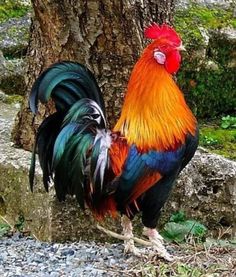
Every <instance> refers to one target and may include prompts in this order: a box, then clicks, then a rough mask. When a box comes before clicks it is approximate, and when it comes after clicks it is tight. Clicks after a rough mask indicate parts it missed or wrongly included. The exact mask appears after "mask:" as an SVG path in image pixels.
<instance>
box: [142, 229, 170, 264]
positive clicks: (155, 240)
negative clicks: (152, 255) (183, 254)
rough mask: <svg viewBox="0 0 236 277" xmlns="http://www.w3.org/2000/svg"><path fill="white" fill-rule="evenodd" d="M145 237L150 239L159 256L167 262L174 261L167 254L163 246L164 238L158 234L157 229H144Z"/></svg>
mask: <svg viewBox="0 0 236 277" xmlns="http://www.w3.org/2000/svg"><path fill="white" fill-rule="evenodd" d="M143 235H144V236H146V237H148V238H149V241H150V243H151V245H152V248H153V250H154V251H155V252H156V253H157V255H158V256H160V257H162V258H164V259H165V260H167V261H173V256H171V255H170V254H169V253H168V252H167V250H166V248H165V246H164V244H163V241H164V240H163V237H162V236H161V235H160V234H159V233H158V232H157V230H156V229H153V228H147V227H144V229H143Z"/></svg>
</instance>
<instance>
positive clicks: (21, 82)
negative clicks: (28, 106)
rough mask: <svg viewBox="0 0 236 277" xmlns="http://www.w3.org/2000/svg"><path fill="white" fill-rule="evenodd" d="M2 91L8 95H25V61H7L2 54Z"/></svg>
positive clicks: (0, 85)
mask: <svg viewBox="0 0 236 277" xmlns="http://www.w3.org/2000/svg"><path fill="white" fill-rule="evenodd" d="M0 56H1V58H0V89H2V90H3V91H4V92H5V93H6V94H18V95H24V93H25V90H26V84H25V78H24V75H25V61H24V59H13V60H6V59H5V58H4V57H3V55H1V52H0Z"/></svg>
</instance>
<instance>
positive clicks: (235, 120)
mask: <svg viewBox="0 0 236 277" xmlns="http://www.w3.org/2000/svg"><path fill="white" fill-rule="evenodd" d="M220 127H221V128H223V129H229V128H236V116H230V115H227V116H224V117H222V119H221V125H220Z"/></svg>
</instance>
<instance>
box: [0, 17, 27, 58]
mask: <svg viewBox="0 0 236 277" xmlns="http://www.w3.org/2000/svg"><path fill="white" fill-rule="evenodd" d="M30 22H31V20H30V15H27V16H24V17H21V18H14V19H10V20H8V21H6V22H4V23H1V24H0V50H1V51H2V52H3V54H4V56H5V57H6V56H7V57H11V58H12V57H15V58H16V57H17V58H19V57H22V55H25V53H26V49H27V46H28V42H29V29H30Z"/></svg>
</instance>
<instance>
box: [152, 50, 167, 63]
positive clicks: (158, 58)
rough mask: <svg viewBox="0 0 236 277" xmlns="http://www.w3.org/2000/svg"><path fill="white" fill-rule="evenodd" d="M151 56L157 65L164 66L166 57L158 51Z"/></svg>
mask: <svg viewBox="0 0 236 277" xmlns="http://www.w3.org/2000/svg"><path fill="white" fill-rule="evenodd" d="M153 56H154V59H155V60H156V61H157V62H158V63H159V64H164V63H165V61H166V55H165V54H164V53H162V52H160V51H154V54H153Z"/></svg>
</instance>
